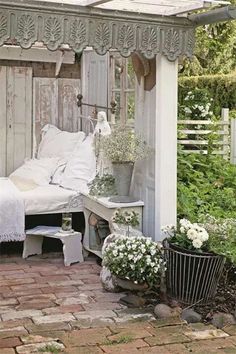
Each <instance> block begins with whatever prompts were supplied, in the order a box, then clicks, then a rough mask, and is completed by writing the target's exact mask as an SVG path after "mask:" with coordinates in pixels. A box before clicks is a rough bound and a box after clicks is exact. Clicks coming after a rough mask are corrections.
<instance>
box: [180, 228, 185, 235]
mask: <svg viewBox="0 0 236 354" xmlns="http://www.w3.org/2000/svg"><path fill="white" fill-rule="evenodd" d="M180 232H181V234H184V233H185V228H184V227H183V226H181V227H180Z"/></svg>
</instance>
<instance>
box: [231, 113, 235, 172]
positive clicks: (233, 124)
mask: <svg viewBox="0 0 236 354" xmlns="http://www.w3.org/2000/svg"><path fill="white" fill-rule="evenodd" d="M230 125H231V146H230V162H231V163H232V164H233V165H236V119H231V121H230Z"/></svg>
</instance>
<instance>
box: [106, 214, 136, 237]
mask: <svg viewBox="0 0 236 354" xmlns="http://www.w3.org/2000/svg"><path fill="white" fill-rule="evenodd" d="M139 218H140V215H139V213H137V212H136V211H134V210H131V211H128V210H122V209H120V208H118V209H116V211H115V213H114V215H113V217H112V222H113V223H115V224H118V226H119V228H120V229H122V227H124V228H125V235H126V236H130V228H131V227H137V226H139Z"/></svg>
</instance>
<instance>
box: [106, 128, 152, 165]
mask: <svg viewBox="0 0 236 354" xmlns="http://www.w3.org/2000/svg"><path fill="white" fill-rule="evenodd" d="M100 147H101V149H102V150H103V151H104V154H105V155H106V157H107V158H108V159H109V160H110V161H111V162H113V163H120V162H133V163H134V162H135V161H138V160H141V159H144V158H145V157H147V156H148V155H149V154H150V153H151V148H150V147H149V146H148V145H147V144H146V142H145V141H143V140H142V138H141V136H139V135H138V134H136V133H135V132H134V131H133V130H130V129H128V128H127V127H119V128H116V129H114V130H113V131H112V133H111V134H110V135H106V136H103V137H102V138H101V142H100Z"/></svg>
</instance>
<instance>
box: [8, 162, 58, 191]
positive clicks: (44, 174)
mask: <svg viewBox="0 0 236 354" xmlns="http://www.w3.org/2000/svg"><path fill="white" fill-rule="evenodd" d="M58 161H59V159H58V158H45V159H32V160H26V161H25V162H24V164H23V165H22V166H21V167H19V168H17V169H16V170H15V171H14V172H13V173H12V174H11V175H10V176H9V178H10V179H11V180H12V181H13V183H14V182H15V183H17V182H19V183H21V184H22V183H23V181H25V182H28V183H29V182H30V183H31V184H32V185H33V184H34V185H38V186H46V185H48V184H49V182H50V181H51V177H52V175H53V173H54V172H55V170H56V168H57V165H58Z"/></svg>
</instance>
